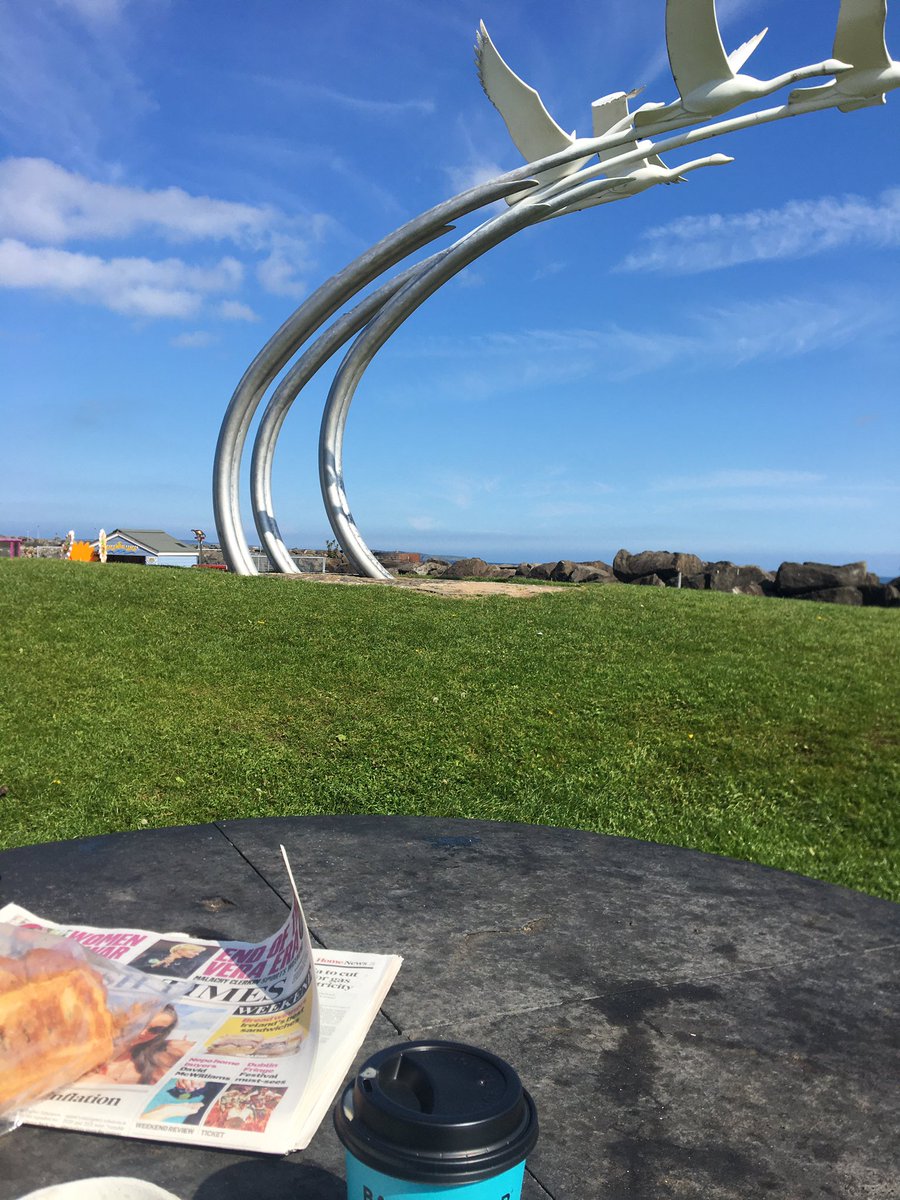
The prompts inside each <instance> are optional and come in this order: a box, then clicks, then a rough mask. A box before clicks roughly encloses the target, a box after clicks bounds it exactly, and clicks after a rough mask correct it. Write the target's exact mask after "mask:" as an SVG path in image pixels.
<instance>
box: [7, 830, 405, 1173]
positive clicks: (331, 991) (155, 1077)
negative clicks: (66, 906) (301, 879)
mask: <svg viewBox="0 0 900 1200" xmlns="http://www.w3.org/2000/svg"><path fill="white" fill-rule="evenodd" d="M282 854H284V848H283V847H282ZM285 866H286V867H287V871H288V876H289V878H290V886H291V898H292V901H291V908H290V913H289V915H288V918H287V920H286V921H285V922H284V924H283V925H282V926H281V928H280V929H279V930H278V931H277V932H276V933H275V934H273V935H272V936H271V937H269V938H267V939H266V940H265V941H263V942H258V943H251V942H215V941H205V940H203V939H201V938H195V937H192V936H190V935H189V934H182V933H165V934H160V933H151V932H149V931H147V930H142V929H94V928H89V927H87V926H68V925H57V924H54V923H53V922H50V921H45V920H43V919H41V918H40V917H37V916H35V915H34V914H33V913H30V912H28V911H27V910H26V909H24V908H21V907H19V906H18V905H16V904H7V905H6V906H5V907H4V908H0V922H4V923H7V924H12V925H28V926H34V927H38V928H42V929H47V930H50V931H55V932H58V933H60V934H62V935H64V936H65V937H68V938H74V939H76V940H77V941H79V942H80V943H81V944H82V945H83V946H85V948H87V949H89V950H92V951H93V952H94V953H96V954H100V955H102V956H103V957H104V958H106V959H108V960H110V961H111V962H113V963H116V964H122V965H127V966H129V967H131V968H137V969H138V970H139V971H141V972H144V973H145V974H147V975H149V976H152V977H153V978H154V979H155V980H156V981H158V984H159V985H161V987H162V996H161V1003H160V1008H159V1011H158V1012H157V1013H156V1015H155V1016H154V1017H152V1018H151V1020H150V1021H149V1022H148V1024H147V1025H146V1027H145V1028H144V1029H143V1030H142V1031H141V1033H140V1034H139V1035H138V1036H137V1037H136V1038H135V1039H134V1041H133V1042H132V1043H131V1044H130V1045H128V1046H126V1047H125V1049H124V1050H123V1051H122V1052H120V1053H119V1054H118V1055H117V1056H116V1057H115V1058H114V1059H113V1060H111V1061H110V1062H108V1063H105V1064H104V1065H103V1066H102V1067H100V1068H99V1069H98V1070H96V1071H92V1072H91V1073H90V1074H88V1075H85V1076H83V1077H82V1078H81V1079H79V1080H78V1082H77V1083H75V1084H72V1085H70V1086H67V1087H65V1088H60V1089H59V1090H57V1091H55V1092H51V1094H50V1095H49V1096H48V1097H47V1098H46V1099H44V1100H42V1101H40V1102H39V1103H37V1104H33V1105H31V1106H30V1107H29V1108H27V1109H26V1110H25V1111H24V1113H23V1114H22V1118H23V1120H24V1121H26V1122H27V1123H29V1124H32V1125H51V1126H55V1127H58V1128H63V1129H82V1130H88V1131H90V1132H91V1133H113V1134H119V1135H120V1136H123V1137H136V1138H147V1139H150V1140H153V1141H173V1142H181V1143H195V1144H199V1145H207V1146H209V1145H215V1146H226V1147H229V1148H232V1149H238V1150H259V1151H268V1152H270V1153H272V1154H284V1153H286V1152H288V1151H290V1150H302V1149H303V1148H304V1147H305V1146H307V1145H308V1144H309V1142H310V1140H311V1139H312V1136H313V1134H314V1133H315V1131H316V1129H317V1128H318V1126H319V1124H320V1123H321V1121H322V1118H323V1117H324V1116H325V1114H326V1113H327V1112H328V1110H329V1108H330V1106H331V1103H332V1100H333V1099H334V1095H335V1093H336V1091H337V1089H338V1087H339V1086H340V1084H341V1082H342V1080H343V1079H344V1076H345V1075H346V1073H347V1071H348V1070H349V1068H350V1066H351V1064H352V1062H353V1059H354V1057H355V1055H356V1052H357V1050H358V1049H359V1047H360V1045H361V1044H362V1042H363V1040H364V1038H365V1036H366V1033H367V1031H368V1029H369V1026H370V1025H371V1023H372V1021H373V1020H374V1018H375V1015H376V1013H377V1012H378V1009H379V1007H380V1005H381V1002H382V1000H383V999H384V997H385V996H386V995H387V992H388V991H389V989H390V986H391V983H392V982H393V980H394V978H395V976H396V974H397V972H398V970H399V969H400V964H401V962H402V959H401V958H399V957H398V956H396V955H383V954H353V953H347V952H344V951H333V950H315V949H313V948H312V947H311V946H310V940H309V933H308V931H307V928H306V922H305V920H304V917H303V909H302V906H301V904H300V899H299V897H298V895H297V889H296V886H295V884H294V879H293V876H292V875H291V871H290V865H289V863H288V861H287V856H286V855H285ZM133 978H134V977H133V976H131V975H130V973H129V974H128V979H127V982H126V974H125V973H123V975H122V976H121V977H119V983H120V986H122V987H128V986H133V982H132V980H133ZM109 990H110V991H111V992H113V991H115V990H116V979H115V977H113V980H112V982H111V983H110V984H109ZM166 999H168V1003H163V1001H165V1000H166Z"/></svg>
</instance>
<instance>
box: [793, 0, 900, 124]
mask: <svg viewBox="0 0 900 1200" xmlns="http://www.w3.org/2000/svg"><path fill="white" fill-rule="evenodd" d="M886 21H887V0H841V11H840V13H839V14H838V25H837V33H836V34H835V37H834V54H835V57H836V58H841V59H845V60H846V61H847V62H849V63H852V64H853V65H852V67H851V68H850V70H849V71H843V72H842V73H841V76H840V78H839V79H836V80H833V81H832V82H831V83H825V84H823V85H822V86H821V87H814V88H798V89H797V90H796V91H794V92H791V94H790V96H789V97H788V101H789V103H791V104H799V103H802V102H803V101H805V100H822V99H825V98H826V97H828V98H830V99H831V100H832V101H833V100H836V99H837V98H838V96H845V97H846V99H845V100H844V102H843V103H842V104H839V105H838V106H837V107H838V108H839V109H840V110H841V112H852V110H853V109H855V108H868V107H869V106H870V105H874V104H884V102H885V99H884V94H885V92H889V91H892V90H893V89H894V88H896V87H900V62H895V61H894V59H892V58H891V56H890V52H889V51H888V48H887V43H886V41H885V38H884V27H885V23H886Z"/></svg>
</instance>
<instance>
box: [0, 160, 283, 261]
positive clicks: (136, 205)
mask: <svg viewBox="0 0 900 1200" xmlns="http://www.w3.org/2000/svg"><path fill="white" fill-rule="evenodd" d="M278 219H279V217H278V214H277V213H276V212H275V210H274V209H271V208H269V207H262V206H254V205H251V204H238V203H234V202H233V201H230V200H215V199H213V198H212V197H210V196H191V195H190V194H189V193H188V192H185V191H184V190H183V189H182V188H177V187H169V188H155V189H144V188H136V187H125V186H122V185H119V184H111V183H98V182H96V181H94V180H91V179H88V178H86V177H85V176H84V175H80V174H78V173H77V172H75V171H67V170H66V169H65V168H64V167H60V166H58V165H57V164H56V163H53V162H50V161H49V160H48V159H46V158H8V159H6V160H4V161H3V162H0V234H5V235H7V236H12V237H22V238H28V239H31V240H35V241H41V242H51V243H53V244H56V245H61V244H62V243H64V242H68V241H74V240H77V239H83V238H92V239H98V238H123V237H129V236H131V235H133V234H135V233H138V232H144V231H149V232H152V233H155V234H159V235H161V236H163V237H165V238H167V239H168V240H170V241H175V242H184V241H189V240H199V239H206V238H212V239H223V238H225V239H228V240H230V241H234V242H242V243H247V242H256V241H258V240H259V238H260V237H261V236H263V235H264V234H266V233H267V232H268V231H269V230H270V229H271V228H272V226H273V225H274V224H275V223H276V221H277V220H278Z"/></svg>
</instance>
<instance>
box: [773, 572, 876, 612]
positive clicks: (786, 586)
mask: <svg viewBox="0 0 900 1200" xmlns="http://www.w3.org/2000/svg"><path fill="white" fill-rule="evenodd" d="M866 574H867V572H866V564H865V563H864V562H855V563H845V564H844V566H840V567H839V566H834V565H833V564H831V563H815V562H804V563H795V562H783V563H782V564H781V566H780V567H779V568H778V571H777V572H776V574H775V594H776V595H778V596H798V595H801V594H803V593H804V592H822V591H831V590H833V589H834V588H848V587H849V588H859V587H861V586H862V585H863V584H864V583H865V582H866ZM839 603H840V602H839Z"/></svg>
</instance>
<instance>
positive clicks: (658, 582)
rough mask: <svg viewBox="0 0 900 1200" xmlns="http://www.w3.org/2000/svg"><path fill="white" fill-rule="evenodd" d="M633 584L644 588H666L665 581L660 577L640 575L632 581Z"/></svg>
mask: <svg viewBox="0 0 900 1200" xmlns="http://www.w3.org/2000/svg"><path fill="white" fill-rule="evenodd" d="M631 582H632V583H637V584H641V585H643V586H644V587H665V586H666V583H665V580H664V579H660V577H659V576H658V575H654V574H650V575H638V577H637V579H632V580H631Z"/></svg>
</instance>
